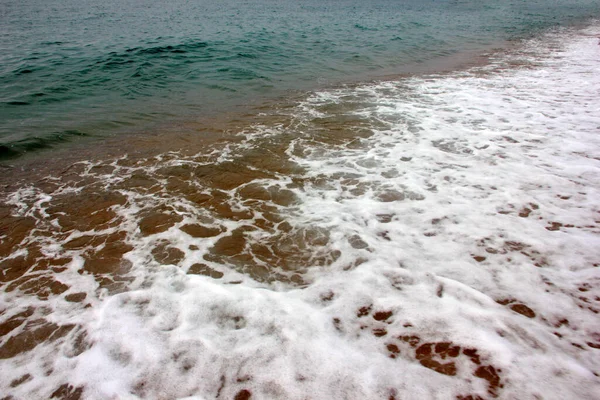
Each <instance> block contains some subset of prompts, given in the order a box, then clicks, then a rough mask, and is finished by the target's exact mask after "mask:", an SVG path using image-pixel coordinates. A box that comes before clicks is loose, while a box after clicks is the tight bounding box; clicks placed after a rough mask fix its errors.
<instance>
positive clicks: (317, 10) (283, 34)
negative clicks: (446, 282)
mask: <svg viewBox="0 0 600 400" xmlns="http://www.w3.org/2000/svg"><path fill="white" fill-rule="evenodd" d="M599 15H600V3H599V2H598V1H595V0H531V1H517V0H509V1H502V0H500V1H497V0H494V1H492V0H487V1H480V0H465V1H432V0H419V1H415V0H405V1H393V0H373V1H355V0H344V1H332V0H321V1H315V0H306V1H290V0H286V1H277V2H276V1H269V0H253V1H242V2H238V1H231V0H225V1H184V0H175V1H170V2H163V1H156V0H154V1H152V0H151V1H144V2H141V1H133V0H124V1H116V0H106V1H102V2H100V3H98V2H97V1H91V0H78V1H73V0H64V1H57V0H50V1H40V0H29V1H17V0H2V1H1V2H0V39H1V40H0V158H3V159H6V158H14V157H19V156H21V155H22V154H24V153H25V152H32V151H35V150H40V149H46V148H50V147H56V146H57V145H61V143H63V144H64V143H68V142H72V141H73V139H77V138H79V137H82V136H91V137H104V136H114V135H120V134H124V133H126V132H133V131H140V130H143V129H146V128H148V127H150V126H152V125H153V124H156V123H159V122H160V123H164V122H168V121H171V120H172V121H179V120H185V119H194V118H199V117H202V116H206V115H214V114H215V113H219V112H222V111H226V110H230V109H232V108H235V107H238V106H243V105H244V104H248V103H249V102H256V101H261V100H262V99H266V98H277V97H278V96H282V95H284V94H285V93H286V92H288V91H294V90H310V89H311V88H316V87H319V86H323V85H331V84H339V83H343V82H349V81H357V80H366V79H369V78H373V77H377V76H380V75H381V74H383V73H387V74H389V73H394V72H402V71H403V68H405V67H406V66H408V65H423V66H426V65H429V64H435V63H436V62H437V60H440V59H441V58H444V57H448V56H452V55H456V54H460V53H461V52H464V51H473V50H475V51H477V50H481V49H485V48H487V47H488V46H490V45H494V44H497V43H501V42H503V41H507V40H509V41H510V40H515V39H519V38H523V37H527V36H529V35H532V34H535V33H537V32H540V31H541V30H544V29H548V28H551V27H554V26H557V25H568V24H574V23H581V22H584V21H585V20H586V19H589V18H597V17H598V16H599Z"/></svg>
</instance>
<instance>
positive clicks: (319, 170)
mask: <svg viewBox="0 0 600 400" xmlns="http://www.w3.org/2000/svg"><path fill="white" fill-rule="evenodd" d="M594 29H595V28H589V29H588V30H586V31H584V33H585V35H581V34H580V32H576V31H561V32H556V33H553V34H548V35H547V36H546V37H544V38H543V40H533V41H530V42H527V43H524V44H523V46H522V48H518V49H514V50H511V52H508V53H502V54H500V53H499V54H497V55H496V57H495V58H494V57H492V58H491V59H492V60H496V61H494V62H493V63H492V64H490V65H487V66H480V67H477V68H475V69H473V70H467V71H459V72H456V73H451V74H446V75H431V76H424V77H413V78H407V79H403V80H400V81H390V82H380V83H372V84H365V85H362V86H357V87H347V88H339V89H333V90H327V91H321V92H316V93H313V94H310V95H309V96H307V97H306V98H305V99H303V100H302V101H300V102H298V104H296V105H295V106H294V107H282V108H273V109H272V110H270V111H269V110H265V112H264V115H261V116H255V117H253V121H252V123H248V124H240V125H239V127H238V129H237V130H236V131H234V132H232V135H231V136H230V137H223V138H220V139H218V140H214V141H211V142H210V143H207V144H205V145H203V146H202V147H203V148H202V149H201V150H199V151H195V152H194V154H189V153H186V152H159V153H158V154H150V155H148V156H144V157H140V156H137V157H126V156H122V157H117V158H113V159H107V160H104V161H86V162H78V163H75V164H73V165H71V166H69V167H68V168H65V169H62V170H61V173H57V174H53V175H51V176H48V177H45V178H43V179H39V180H37V181H35V182H32V183H30V184H24V185H22V186H20V187H18V188H15V189H14V190H13V189H10V190H7V192H6V194H5V195H4V199H3V202H2V204H3V207H2V210H1V214H0V240H1V242H0V257H1V261H0V270H1V271H2V275H1V276H0V281H1V284H2V297H1V307H2V308H1V310H2V314H1V315H0V334H1V335H2V338H1V342H0V357H1V359H2V365H1V369H2V374H3V375H4V379H3V383H2V385H3V386H2V391H3V392H4V393H6V394H7V396H9V398H10V397H11V396H12V398H27V397H42V398H51V397H54V398H91V399H95V398H119V397H127V396H129V397H133V398H184V397H186V396H198V397H197V398H299V399H300V398H348V399H351V398H356V399H359V398H360V399H363V398H387V399H392V398H393V399H399V398H407V397H408V398H412V397H419V398H440V399H442V398H457V399H477V398H481V399H488V398H505V399H510V398H524V399H525V398H527V399H529V398H531V399H533V398H590V399H591V398H594V397H595V394H597V393H598V392H599V391H600V378H599V374H600V365H599V364H598V361H597V360H598V357H597V352H598V351H600V350H599V348H600V320H599V318H598V312H599V311H600V305H599V304H598V303H599V302H600V292H598V289H597V286H598V285H597V283H598V281H599V280H600V274H599V272H598V271H599V270H598V268H599V265H600V252H599V250H598V249H600V246H599V244H600V208H599V206H598V202H597V199H598V198H600V197H599V196H598V195H599V194H600V187H599V186H598V182H600V180H599V179H598V178H599V174H600V172H599V171H600V153H598V152H599V149H600V139H599V138H598V135H597V129H598V128H597V127H598V126H600V120H599V119H598V116H597V115H598V114H597V112H596V111H597V108H598V100H597V92H598V89H599V88H600V86H599V85H600V82H599V81H598V80H597V76H600V74H598V73H597V72H598V68H599V66H598V62H597V57H596V53H594V51H596V52H597V47H598V46H597V45H596V41H595V39H593V38H590V37H589V36H586V35H589V33H590V30H591V31H594ZM594 32H595V31H594ZM557 49H559V50H560V52H559V51H557ZM583 82H585V84H583Z"/></svg>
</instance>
